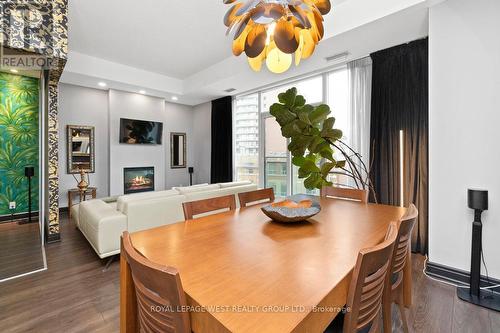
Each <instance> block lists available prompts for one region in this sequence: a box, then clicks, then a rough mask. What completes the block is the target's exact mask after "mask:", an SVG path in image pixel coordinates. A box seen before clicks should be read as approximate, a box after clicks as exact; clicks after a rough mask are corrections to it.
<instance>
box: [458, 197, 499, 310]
mask: <svg viewBox="0 0 500 333" xmlns="http://www.w3.org/2000/svg"><path fill="white" fill-rule="evenodd" d="M467 205H468V206H469V208H471V209H474V221H473V222H472V249H471V264H470V280H469V288H464V287H458V288H457V296H458V298H460V299H461V300H463V301H466V302H469V303H472V304H476V305H479V306H482V307H484V308H488V309H492V310H495V311H500V295H498V294H496V293H490V292H482V291H481V256H482V252H483V246H482V243H483V240H482V237H483V223H482V222H481V214H482V213H483V211H485V210H488V191H486V190H476V189H469V190H467Z"/></svg>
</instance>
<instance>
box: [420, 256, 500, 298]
mask: <svg viewBox="0 0 500 333" xmlns="http://www.w3.org/2000/svg"><path fill="white" fill-rule="evenodd" d="M425 272H426V273H427V275H429V276H431V277H434V278H437V279H440V280H444V281H447V282H450V283H454V284H463V285H469V281H470V273H469V272H467V271H464V270H461V269H458V268H453V267H449V266H445V265H441V264H436V263H434V262H430V261H429V262H427V265H426V267H425ZM479 284H480V286H481V287H482V288H483V287H491V286H495V285H500V280H498V279H494V278H492V277H490V278H489V279H488V278H487V277H486V276H484V275H481V279H480V282H479ZM491 290H493V291H495V292H498V293H500V287H496V288H491Z"/></svg>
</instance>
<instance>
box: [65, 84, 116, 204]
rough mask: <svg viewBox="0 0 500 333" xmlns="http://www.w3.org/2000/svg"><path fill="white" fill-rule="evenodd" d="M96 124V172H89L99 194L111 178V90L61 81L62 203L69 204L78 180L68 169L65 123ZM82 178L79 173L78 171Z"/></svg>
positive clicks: (99, 195)
mask: <svg viewBox="0 0 500 333" xmlns="http://www.w3.org/2000/svg"><path fill="white" fill-rule="evenodd" d="M67 125H83V126H94V127H95V143H96V144H95V151H96V159H95V173H93V174H90V185H91V186H95V187H97V196H98V197H105V196H107V195H108V192H109V186H108V185H109V181H108V170H109V162H108V154H109V143H108V93H107V92H106V91H103V90H97V89H90V88H83V87H77V86H73V85H68V84H60V85H59V206H60V207H67V206H68V199H67V198H68V189H70V188H75V187H76V181H75V179H74V178H73V176H72V175H71V174H68V173H67V155H66V152H67V147H66V126H67ZM76 176H77V178H79V175H76Z"/></svg>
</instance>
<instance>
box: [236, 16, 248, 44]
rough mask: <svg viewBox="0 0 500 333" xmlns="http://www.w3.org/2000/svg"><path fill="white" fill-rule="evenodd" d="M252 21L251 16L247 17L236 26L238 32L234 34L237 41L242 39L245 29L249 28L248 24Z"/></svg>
mask: <svg viewBox="0 0 500 333" xmlns="http://www.w3.org/2000/svg"><path fill="white" fill-rule="evenodd" d="M249 21H250V15H248V14H247V15H245V17H244V18H243V19H241V20H240V21H239V22H238V23H236V24H235V27H237V28H236V32H235V33H234V39H235V40H236V39H237V38H238V37H240V35H241V33H242V32H243V30H245V28H246V27H247V25H248V23H249Z"/></svg>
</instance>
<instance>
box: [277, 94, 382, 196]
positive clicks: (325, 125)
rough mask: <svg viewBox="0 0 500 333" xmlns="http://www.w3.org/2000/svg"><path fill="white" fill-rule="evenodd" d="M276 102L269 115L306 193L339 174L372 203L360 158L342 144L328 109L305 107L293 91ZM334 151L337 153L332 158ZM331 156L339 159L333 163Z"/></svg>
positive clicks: (369, 187)
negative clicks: (276, 127) (285, 141)
mask: <svg viewBox="0 0 500 333" xmlns="http://www.w3.org/2000/svg"><path fill="white" fill-rule="evenodd" d="M278 100H279V103H275V104H273V105H271V108H270V112H271V115H272V116H274V117H275V118H276V121H277V122H278V124H279V125H280V127H281V134H282V135H283V136H284V137H285V138H287V139H289V140H290V143H289V144H288V150H289V151H290V153H291V155H292V164H293V165H296V166H297V167H299V171H298V176H299V178H302V179H304V186H305V187H306V188H307V189H310V190H312V189H321V188H322V187H323V186H332V185H334V184H333V183H332V182H330V181H329V180H328V175H329V174H337V175H343V176H346V177H348V178H350V179H352V181H353V183H354V186H355V187H356V188H360V189H369V190H370V191H371V192H372V196H373V198H374V199H375V201H376V200H377V199H376V196H375V191H374V189H373V186H372V183H371V181H370V177H369V170H368V168H367V167H366V165H365V163H364V162H363V159H362V157H361V155H360V154H358V153H357V152H355V151H354V150H353V149H352V148H351V147H349V146H348V145H347V144H346V143H345V142H343V141H342V131H341V130H340V129H337V128H334V126H335V118H334V117H332V116H330V114H331V110H330V107H329V106H328V105H326V104H321V105H318V106H313V105H309V104H306V100H305V98H304V97H303V96H301V95H298V94H297V89H296V88H291V89H288V90H287V91H286V92H284V93H281V94H279V95H278ZM334 149H335V151H337V152H338V153H339V154H336V155H335V154H334ZM334 156H341V158H340V159H339V160H337V159H335V157H334ZM335 185H343V186H349V185H347V184H335ZM351 187H353V186H351Z"/></svg>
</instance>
